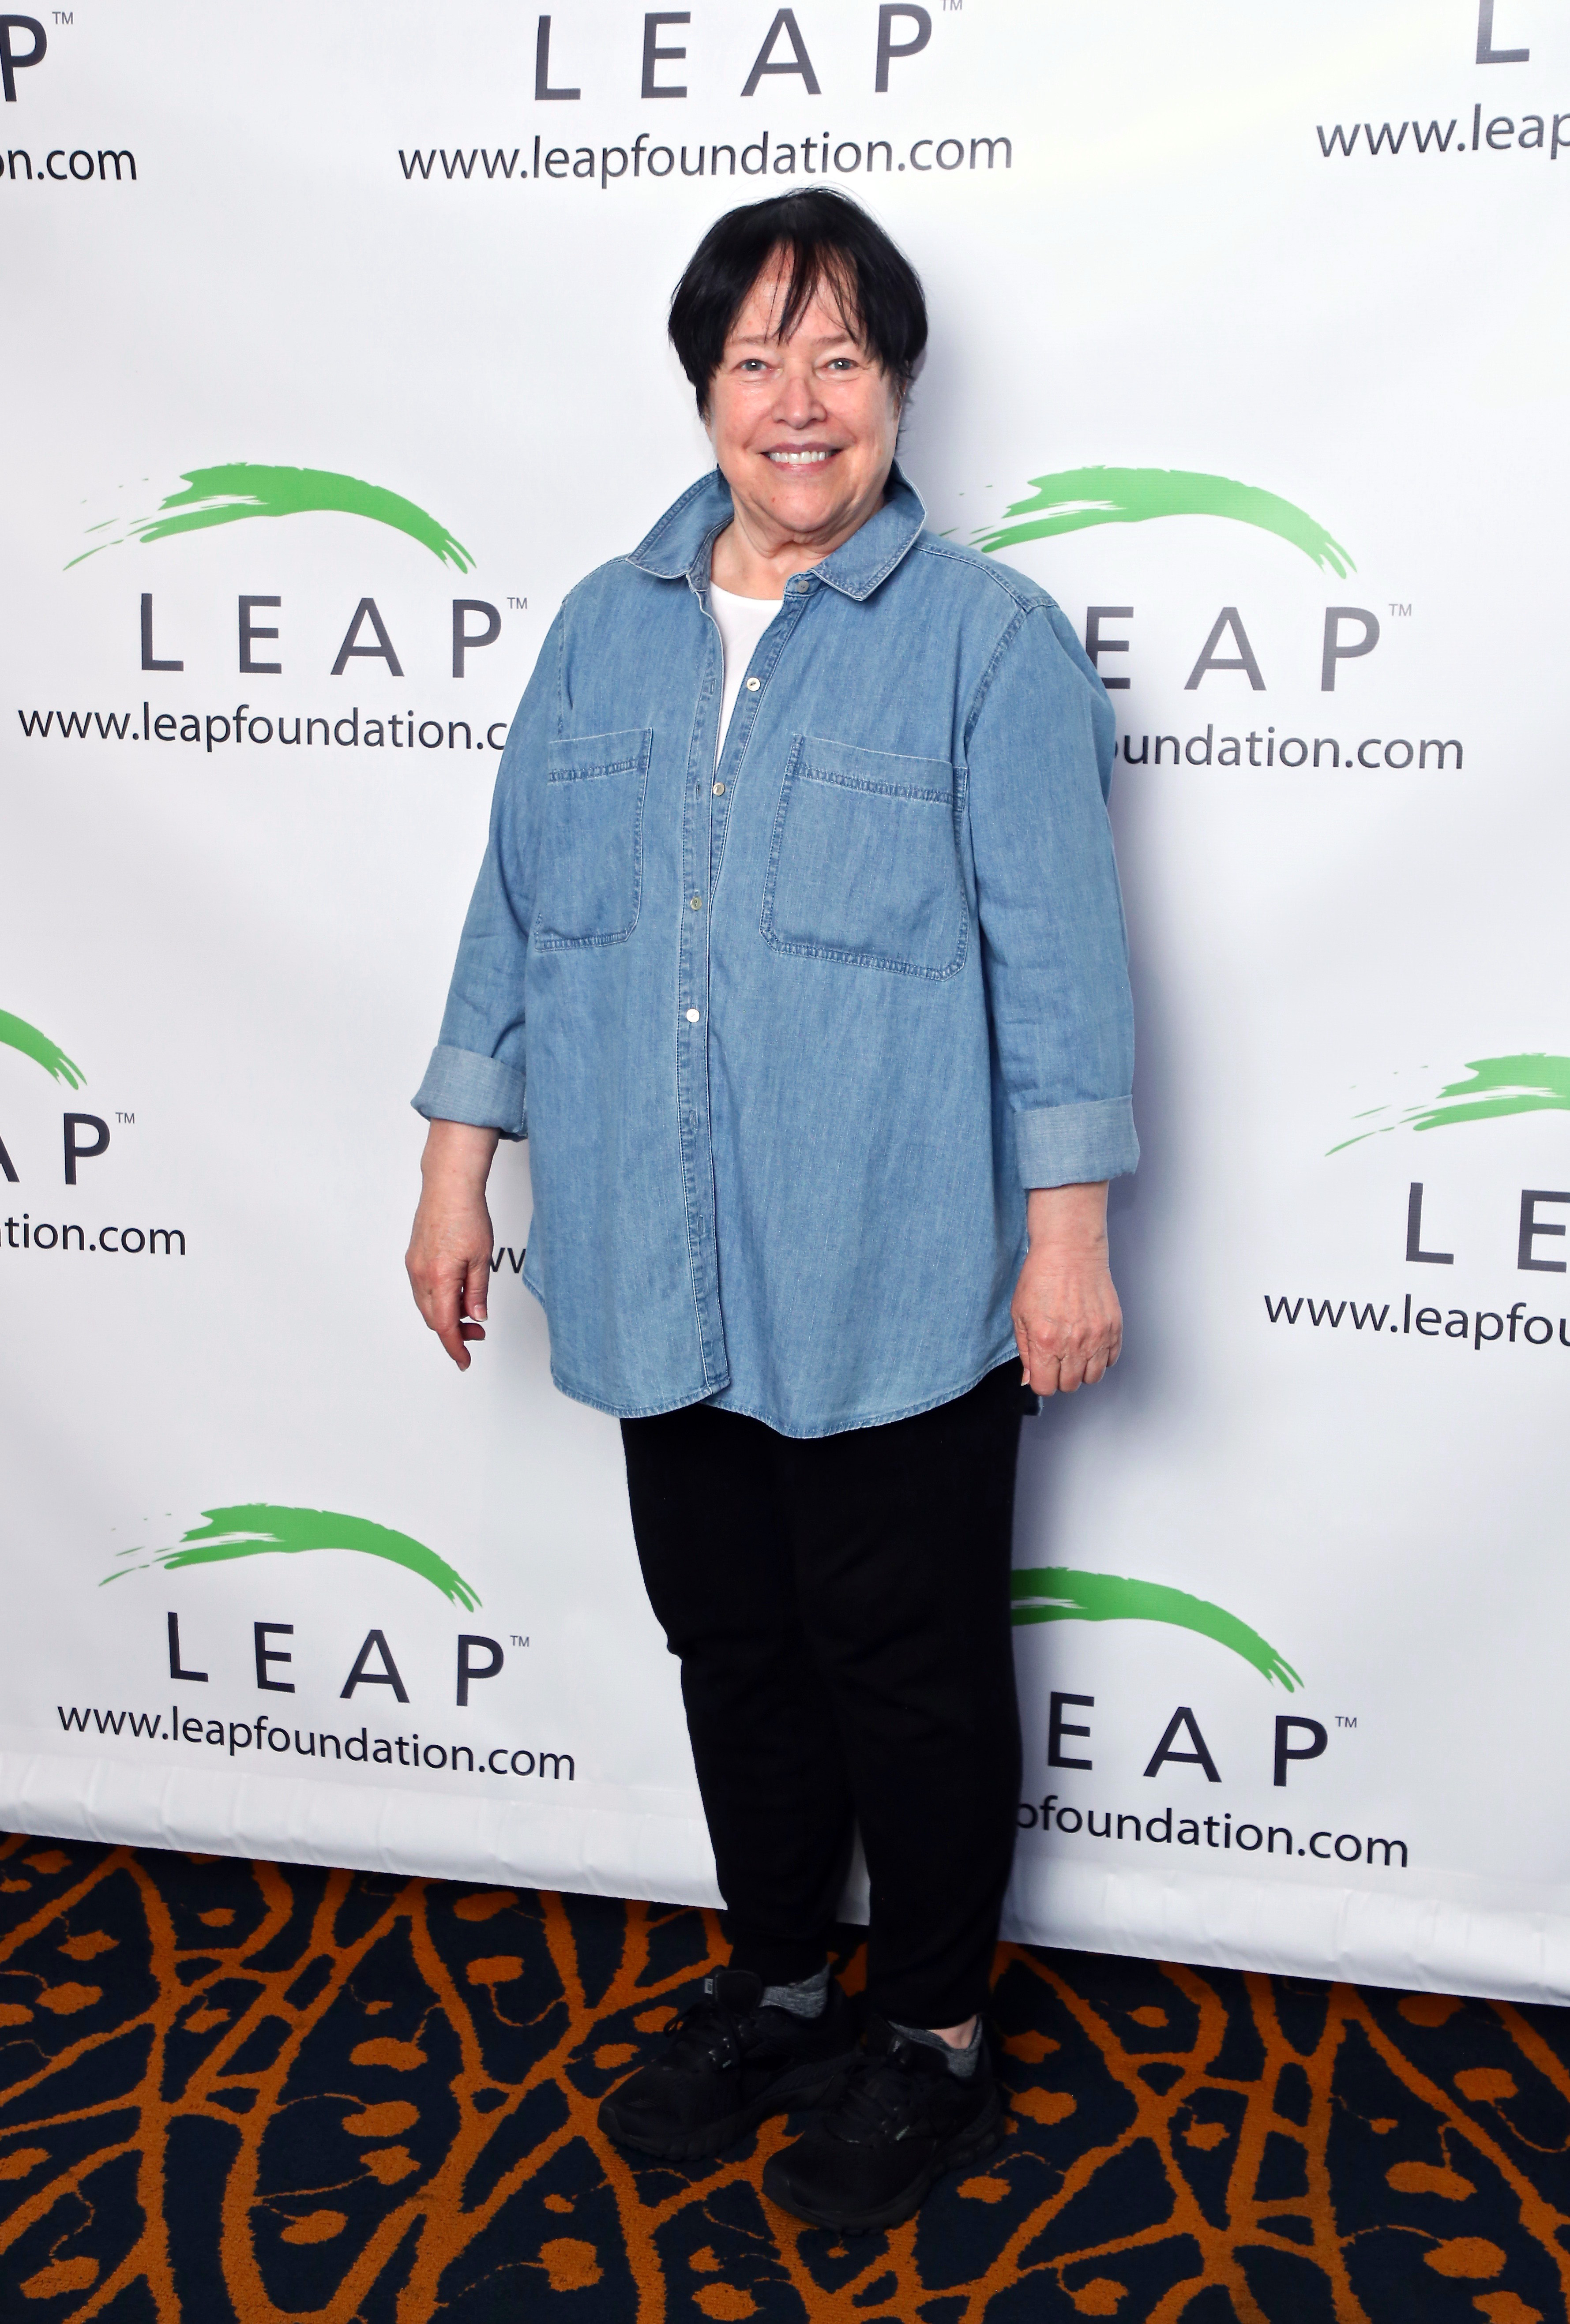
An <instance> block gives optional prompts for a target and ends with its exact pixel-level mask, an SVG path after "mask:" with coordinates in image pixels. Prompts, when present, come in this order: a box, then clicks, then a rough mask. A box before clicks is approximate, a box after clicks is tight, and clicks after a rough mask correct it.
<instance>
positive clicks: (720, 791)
mask: <svg viewBox="0 0 1570 2324" xmlns="http://www.w3.org/2000/svg"><path fill="white" fill-rule="evenodd" d="M714 795H715V797H716V798H724V796H725V785H724V783H716V785H715V787H714Z"/></svg>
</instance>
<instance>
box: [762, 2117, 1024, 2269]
mask: <svg viewBox="0 0 1570 2324" xmlns="http://www.w3.org/2000/svg"><path fill="white" fill-rule="evenodd" d="M1003 2135H1004V2116H1003V2109H1002V2103H1001V2101H1000V2102H997V2103H996V2104H995V2107H994V2110H993V2113H991V2114H989V2115H984V2116H983V2117H982V2119H981V2121H980V2122H978V2123H975V2124H974V2125H973V2126H972V2127H971V2128H970V2129H969V2130H967V2131H966V2132H965V2135H964V2136H963V2137H961V2138H956V2140H955V2141H954V2143H953V2144H951V2145H949V2146H947V2147H944V2148H941V2149H940V2150H939V2152H938V2153H937V2154H936V2155H934V2157H933V2159H932V2161H931V2163H929V2164H928V2167H927V2169H926V2170H925V2171H924V2172H922V2174H921V2176H920V2178H919V2179H918V2180H917V2181H916V2182H915V2184H914V2186H911V2187H908V2188H906V2189H905V2190H904V2191H903V2193H901V2194H900V2195H897V2196H896V2197H895V2199H894V2200H893V2201H892V2202H891V2203H885V2204H884V2205H883V2207H882V2209H881V2210H876V2211H861V2212H854V2213H852V2212H849V2211H832V2210H830V2209H828V2208H827V2206H824V2207H821V2208H817V2209H815V2208H814V2207H813V2206H812V2205H811V2204H809V2203H807V2202H804V2201H802V2200H800V2199H799V2198H798V2197H797V2195H796V2194H795V2193H794V2192H793V2191H791V2190H790V2182H789V2179H788V2177H787V2174H786V2172H785V2171H783V2170H782V2169H781V2168H780V2165H781V2164H782V2163H784V2162H785V2160H786V2158H785V2157H784V2156H783V2155H775V2156H772V2157H771V2159H770V2161H769V2163H768V2165H767V2167H766V2168H765V2170H764V2172H763V2192H764V2194H765V2195H766V2196H767V2197H768V2198H769V2200H770V2201H771V2203H775V2204H778V2206H779V2208H780V2210H782V2211H789V2212H790V2216H791V2218H795V2219H805V2220H807V2221H808V2225H809V2226H812V2227H832V2228H834V2229H835V2230H836V2233H838V2234H841V2235H847V2236H862V2235H873V2234H874V2233H876V2232H877V2230H878V2229H880V2228H882V2227H899V2226H900V2224H901V2222H902V2221H904V2220H906V2219H908V2218H910V2217H911V2216H912V2214H913V2213H915V2212H917V2211H919V2209H920V2208H921V2206H922V2204H923V2203H924V2202H925V2201H926V2200H927V2198H928V2194H929V2193H930V2192H931V2190H932V2189H933V2187H934V2186H935V2185H936V2184H937V2181H938V2180H939V2179H941V2178H943V2177H945V2176H946V2174H947V2172H950V2171H962V2170H963V2169H964V2168H965V2164H966V2163H979V2162H980V2161H981V2160H982V2157H983V2156H984V2155H987V2154H991V2153H993V2150H994V2149H995V2148H997V2147H999V2146H1001V2145H1002V2143H1003ZM781 2184H783V2186H784V2187H785V2189H786V2191H785V2192H780V2191H778V2190H779V2189H780V2186H781Z"/></svg>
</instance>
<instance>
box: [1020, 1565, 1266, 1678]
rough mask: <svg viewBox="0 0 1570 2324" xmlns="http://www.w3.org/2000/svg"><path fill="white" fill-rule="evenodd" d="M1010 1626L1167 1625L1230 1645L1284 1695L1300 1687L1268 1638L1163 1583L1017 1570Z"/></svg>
mask: <svg viewBox="0 0 1570 2324" xmlns="http://www.w3.org/2000/svg"><path fill="white" fill-rule="evenodd" d="M1010 1588H1011V1595H1012V1597H1013V1600H1014V1610H1013V1618H1014V1620H1015V1621H1016V1622H1172V1623H1175V1624H1176V1625H1177V1627H1178V1628H1179V1629H1180V1630H1197V1631H1198V1632H1199V1634H1200V1636H1201V1637H1206V1638H1214V1640H1215V1642H1216V1644H1217V1646H1230V1647H1231V1649H1232V1651H1233V1654H1234V1655H1242V1658H1243V1660H1244V1662H1247V1663H1252V1665H1253V1666H1254V1668H1255V1669H1256V1670H1257V1671H1261V1672H1262V1673H1263V1674H1264V1675H1265V1677H1266V1678H1268V1679H1270V1680H1271V1681H1272V1682H1273V1681H1275V1680H1276V1679H1279V1680H1280V1682H1281V1683H1282V1685H1283V1686H1284V1687H1285V1688H1286V1690H1287V1692H1288V1694H1290V1693H1291V1692H1292V1691H1293V1689H1294V1688H1295V1687H1299V1686H1301V1685H1302V1683H1303V1682H1302V1680H1301V1679H1300V1678H1299V1677H1298V1673H1297V1672H1296V1671H1295V1670H1294V1669H1293V1668H1292V1665H1291V1664H1290V1663H1289V1662H1288V1661H1287V1660H1286V1659H1285V1657H1284V1656H1283V1655H1279V1654H1278V1653H1277V1651H1276V1649H1275V1647H1274V1646H1271V1645H1270V1642H1269V1640H1268V1639H1265V1638H1261V1636H1260V1634H1259V1632H1258V1631H1257V1630H1251V1629H1250V1628H1249V1626H1248V1624H1247V1623H1246V1622H1240V1621H1239V1620H1238V1618H1237V1616H1236V1615H1235V1614H1229V1613H1228V1612H1227V1611H1226V1609H1225V1608H1224V1606H1213V1605H1212V1604H1211V1602H1210V1600H1209V1599H1208V1598H1191V1597H1190V1596H1189V1594H1188V1592H1187V1590H1169V1589H1168V1587H1167V1585H1166V1583H1165V1582H1129V1581H1125V1579H1124V1578H1123V1576H1122V1574H1121V1573H1078V1572H1075V1570H1074V1569H1073V1568H1072V1567H1071V1566H1067V1565H1031V1566H1017V1567H1016V1568H1015V1570H1014V1572H1013V1575H1012V1578H1011V1584H1010Z"/></svg>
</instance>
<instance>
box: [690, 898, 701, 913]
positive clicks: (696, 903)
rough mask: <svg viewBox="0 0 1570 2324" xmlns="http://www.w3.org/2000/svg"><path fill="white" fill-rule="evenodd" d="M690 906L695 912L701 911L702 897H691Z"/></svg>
mask: <svg viewBox="0 0 1570 2324" xmlns="http://www.w3.org/2000/svg"><path fill="white" fill-rule="evenodd" d="M692 908H693V910H694V911H695V912H701V911H702V909H703V898H702V897H701V896H695V897H694V898H693V899H692Z"/></svg>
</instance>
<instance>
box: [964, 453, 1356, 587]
mask: <svg viewBox="0 0 1570 2324" xmlns="http://www.w3.org/2000/svg"><path fill="white" fill-rule="evenodd" d="M1030 482H1031V484H1033V485H1034V486H1035V488H1036V489H1035V497H1034V498H1033V499H1031V500H1028V501H1015V502H1014V503H1012V505H1011V507H1009V508H1006V509H1005V510H1004V511H1003V516H1004V519H1005V520H1007V519H1008V518H1010V517H1024V518H1028V519H1029V520H1030V521H1029V522H1027V523H1023V524H1010V523H1008V522H1007V521H1004V522H1003V523H1002V524H998V525H995V526H993V527H990V528H982V529H980V530H978V532H977V536H976V546H977V548H978V549H982V550H983V551H984V552H985V553H986V554H987V555H989V556H990V555H991V554H992V552H993V550H994V549H1016V548H1018V547H1019V545H1020V543H1021V541H1026V540H1047V539H1051V538H1052V537H1053V536H1054V535H1055V534H1057V533H1060V532H1079V531H1082V530H1084V528H1085V526H1086V525H1092V524H1144V523H1146V522H1147V521H1149V520H1150V518H1151V517H1158V516H1224V517H1228V518H1230V519H1231V520H1232V521H1233V523H1234V524H1251V525H1256V526H1258V527H1259V529H1260V530H1261V531H1263V532H1273V533H1276V534H1278V535H1279V538H1280V539H1282V540H1289V541H1290V542H1291V544H1292V546H1293V548H1294V549H1301V550H1302V551H1303V554H1304V555H1305V557H1311V558H1313V559H1314V562H1315V564H1316V565H1320V566H1326V567H1329V569H1330V571H1331V572H1332V573H1335V574H1339V575H1340V576H1342V577H1343V578H1344V577H1345V576H1346V574H1347V572H1348V571H1349V570H1355V569H1356V568H1355V567H1353V560H1352V557H1351V553H1350V552H1349V551H1348V550H1347V549H1343V547H1342V545H1341V543H1340V542H1339V541H1338V540H1336V539H1334V538H1333V537H1332V536H1331V534H1329V533H1328V532H1326V530H1325V527H1324V526H1323V525H1322V524H1316V522H1315V521H1314V519H1313V518H1312V517H1311V516H1309V515H1308V513H1307V511H1306V510H1304V509H1300V508H1297V507H1294V505H1293V503H1291V502H1290V501H1284V500H1282V499H1280V498H1279V495H1278V494H1277V493H1267V492H1261V489H1260V487H1259V486H1258V485H1257V484H1235V483H1234V482H1233V479H1232V478H1231V477H1230V476H1207V475H1200V474H1199V473H1198V472H1197V471H1196V470H1194V469H1192V468H1065V469H1063V470H1062V471H1061V472H1060V473H1059V474H1058V475H1054V476H1032V477H1031V478H1030Z"/></svg>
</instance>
